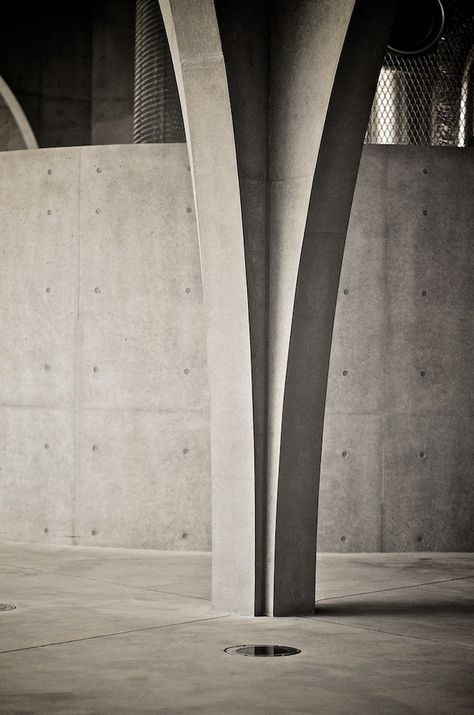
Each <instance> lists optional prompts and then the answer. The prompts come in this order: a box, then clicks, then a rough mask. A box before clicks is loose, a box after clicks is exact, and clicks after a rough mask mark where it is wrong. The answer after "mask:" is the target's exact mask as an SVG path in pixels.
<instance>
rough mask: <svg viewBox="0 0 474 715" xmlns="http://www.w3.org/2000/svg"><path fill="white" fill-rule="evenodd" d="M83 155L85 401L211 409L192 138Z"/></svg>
mask: <svg viewBox="0 0 474 715" xmlns="http://www.w3.org/2000/svg"><path fill="white" fill-rule="evenodd" d="M82 157H83V158H82V171H81V315H82V358H81V381H82V389H83V393H82V399H83V404H84V406H85V407H106V408H112V407H115V408H124V409H156V410H159V411H160V410H161V411H165V412H188V411H193V412H198V413H199V412H203V411H206V412H207V411H208V409H209V406H208V390H207V364H206V347H205V323H204V314H203V309H202V290H201V284H200V277H199V251H198V245H197V237H196V220H195V215H194V204H193V197H192V189H191V181H190V176H189V172H188V170H187V166H188V159H187V152H186V146H185V145H154V146H148V145H139V146H124V147H122V146H121V147H115V148H113V147H110V148H109V147H104V148H92V147H91V148H87V149H84V150H83V153H82ZM138 356H139V359H137V358H138Z"/></svg>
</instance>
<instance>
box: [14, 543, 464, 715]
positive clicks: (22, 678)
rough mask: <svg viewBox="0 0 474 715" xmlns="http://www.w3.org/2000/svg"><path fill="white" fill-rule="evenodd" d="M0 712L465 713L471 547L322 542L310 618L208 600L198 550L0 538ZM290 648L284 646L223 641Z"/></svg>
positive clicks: (204, 560) (206, 563) (206, 574)
mask: <svg viewBox="0 0 474 715" xmlns="http://www.w3.org/2000/svg"><path fill="white" fill-rule="evenodd" d="M0 565H1V566H0V568H1V573H2V578H1V582H0V601H1V602H3V603H10V604H14V605H15V606H16V610H13V611H5V612H0V712H1V713H17V714H18V715H19V714H20V713H21V715H23V714H26V713H48V714H51V715H52V714H54V715H55V714H56V713H71V714H74V715H81V714H82V713H84V714H86V713H87V714H88V715H89V714H91V713H94V714H98V713H100V714H102V713H114V714H115V713H128V714H133V713H189V714H191V713H206V714H207V713H209V714H214V713H215V714H219V715H227V714H230V713H261V714H262V715H273V713H323V714H324V715H327V714H330V713H344V714H352V713H357V714H359V713H360V714H364V715H365V714H372V713H376V714H379V713H397V714H399V713H400V714H401V713H403V714H405V713H426V715H434V714H436V713H446V714H449V715H454V714H458V713H471V714H472V713H474V677H473V673H474V619H473V617H472V616H473V612H474V605H473V604H474V555H472V554H428V553H423V554H384V555H380V554H358V555H353V554H352V555H350V554H347V555H346V554H344V555H342V554H338V555H321V557H320V560H319V591H318V604H317V615H315V616H314V617H310V618H284V619H270V618H258V619H249V618H239V617H235V616H228V615H225V614H220V613H213V612H212V610H211V607H210V602H209V586H210V557H209V555H208V554H203V553H194V554H192V553H179V552H178V553H177V552H174V553H170V552H154V551H131V550H124V549H99V548H89V549H86V548H64V547H45V546H32V545H25V544H12V543H4V544H0ZM244 643H276V644H283V645H291V646H296V647H298V648H300V649H301V654H299V655H295V656H292V657H289V658H274V659H262V658H259V659H255V658H243V657H239V656H235V655H227V654H225V653H224V652H223V649H224V648H225V647H226V646H230V645H236V644H244Z"/></svg>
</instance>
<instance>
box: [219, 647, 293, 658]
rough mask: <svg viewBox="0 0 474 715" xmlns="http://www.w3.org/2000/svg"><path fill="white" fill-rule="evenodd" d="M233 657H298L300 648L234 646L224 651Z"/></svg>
mask: <svg viewBox="0 0 474 715" xmlns="http://www.w3.org/2000/svg"><path fill="white" fill-rule="evenodd" d="M224 650H225V652H226V653H230V654H231V655H247V656H250V657H251V658H276V657H277V656H280V655H296V654H297V653H301V651H300V650H299V649H298V648H292V647H291V646H289V645H232V646H229V648H225V649H224Z"/></svg>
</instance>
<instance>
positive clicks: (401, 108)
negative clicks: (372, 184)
mask: <svg viewBox="0 0 474 715" xmlns="http://www.w3.org/2000/svg"><path fill="white" fill-rule="evenodd" d="M473 46H474V4H473V3H472V2H463V1H462V0H458V2H454V3H453V5H452V7H451V10H450V13H449V15H448V16H447V19H446V24H445V27H444V31H443V34H442V36H441V38H440V40H439V42H438V43H437V45H436V46H435V47H434V48H433V49H432V50H431V51H429V52H427V53H425V54H423V55H416V56H410V55H399V54H396V53H395V52H392V51H387V53H386V55H385V59H384V64H383V67H382V70H381V72H380V76H379V81H378V85H377V90H376V93H375V99H374V103H373V105H372V111H371V114H370V120H369V125H368V129H367V135H366V143H368V144H428V145H433V146H461V147H463V146H468V145H470V144H472V143H473V101H472V98H473V69H474V62H473V59H474V47H473Z"/></svg>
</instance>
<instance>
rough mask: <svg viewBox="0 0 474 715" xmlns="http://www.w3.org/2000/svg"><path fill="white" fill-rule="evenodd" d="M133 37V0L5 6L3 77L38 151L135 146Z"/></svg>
mask: <svg viewBox="0 0 474 715" xmlns="http://www.w3.org/2000/svg"><path fill="white" fill-rule="evenodd" d="M134 32H135V0H84V1H82V2H80V3H64V2H59V0H45V2H42V3H27V6H26V8H25V4H24V3H6V4H5V6H4V7H2V23H1V27H0V75H1V76H2V77H3V78H4V79H5V81H6V82H7V83H8V85H9V87H10V88H11V90H12V92H13V93H14V95H15V97H16V98H17V100H18V102H19V104H20V105H21V107H22V109H23V112H24V113H25V115H26V117H27V118H28V122H29V123H30V125H31V127H32V130H33V132H34V134H35V136H36V139H37V142H38V145H39V146H40V147H53V146H57V147H60V146H81V145H87V144H122V143H132V141H133V74H134V47H135V37H134ZM0 139H3V143H2V145H0V149H3V150H5V149H8V148H12V147H11V146H10V145H8V142H5V137H4V135H3V134H0ZM14 148H22V147H14Z"/></svg>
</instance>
